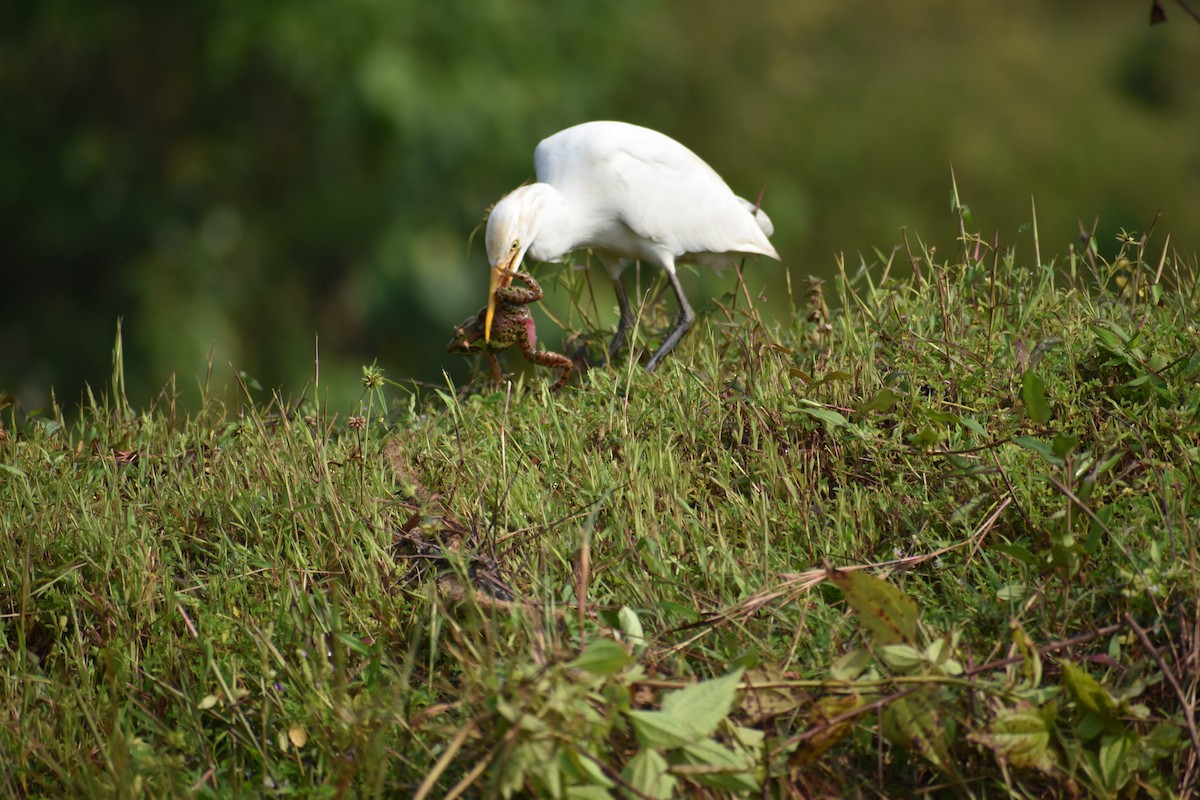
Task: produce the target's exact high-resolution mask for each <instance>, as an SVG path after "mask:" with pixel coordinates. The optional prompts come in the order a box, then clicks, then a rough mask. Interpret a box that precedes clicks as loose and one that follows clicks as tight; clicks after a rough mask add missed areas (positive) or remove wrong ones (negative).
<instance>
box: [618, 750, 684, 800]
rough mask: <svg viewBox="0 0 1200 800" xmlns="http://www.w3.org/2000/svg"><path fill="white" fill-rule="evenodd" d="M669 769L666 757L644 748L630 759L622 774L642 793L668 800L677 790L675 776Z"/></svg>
mask: <svg viewBox="0 0 1200 800" xmlns="http://www.w3.org/2000/svg"><path fill="white" fill-rule="evenodd" d="M667 770H668V766H667V761H666V759H664V758H663V757H662V756H660V755H659V754H658V753H657V752H655V751H654V750H650V749H647V748H643V749H641V750H639V751H638V752H637V755H635V756H634V757H633V758H631V759H629V763H628V764H626V765H625V769H623V770H621V775H622V776H623V777H624V778H625V780H627V781H629V783H630V784H631V785H632V786H633V788H634V789H637V790H638V791H639V792H641V793H642V794H644V795H648V796H650V797H655V798H662V800H668V798H670V797H671V796H672V794H673V793H674V791H675V778H674V777H673V776H672V775H671V773H670V772H668V771H667Z"/></svg>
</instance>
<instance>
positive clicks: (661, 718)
mask: <svg viewBox="0 0 1200 800" xmlns="http://www.w3.org/2000/svg"><path fill="white" fill-rule="evenodd" d="M625 716H626V717H628V718H629V722H630V724H632V725H633V733H634V735H635V736H637V740H638V741H639V742H640V743H641V745H642V746H643V747H653V748H659V749H662V750H670V749H673V748H676V747H683V746H684V745H688V744H692V743H694V742H697V741H699V740H700V739H703V738H704V737H703V736H696V735H695V732H694V729H693V728H692V726H691V725H689V724H688V723H687V722H684V721H682V720H680V719H677V718H676V717H675V716H673V715H672V714H668V713H666V712H663V711H642V710H640V709H630V710H628V711H626V712H625Z"/></svg>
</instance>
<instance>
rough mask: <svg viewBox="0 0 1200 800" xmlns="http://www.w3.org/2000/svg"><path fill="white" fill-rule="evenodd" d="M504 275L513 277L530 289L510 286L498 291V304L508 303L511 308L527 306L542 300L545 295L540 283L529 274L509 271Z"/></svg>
mask: <svg viewBox="0 0 1200 800" xmlns="http://www.w3.org/2000/svg"><path fill="white" fill-rule="evenodd" d="M504 274H505V275H511V276H512V277H514V278H516V279H517V280H519V281H521V282H522V283H524V284H525V285H526V286H528V287H529V288H528V289H522V288H521V287H520V286H511V285H510V286H505V287H502V288H500V289H497V290H496V302H498V303H507V304H508V305H510V306H527V305H529V304H530V303H536V302H537V301H538V300H541V299H542V297H543V295H544V294H545V293H544V292H543V291H542V287H541V286H540V285H539V284H538V282H537V281H535V280H534V279H533V276H532V275H529V274H528V273H525V272H512V271H511V270H509V271H507V272H505V273H504Z"/></svg>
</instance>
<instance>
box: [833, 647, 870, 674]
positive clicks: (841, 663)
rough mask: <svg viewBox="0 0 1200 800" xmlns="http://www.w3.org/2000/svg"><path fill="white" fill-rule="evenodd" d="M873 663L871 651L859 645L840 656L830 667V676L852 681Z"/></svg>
mask: <svg viewBox="0 0 1200 800" xmlns="http://www.w3.org/2000/svg"><path fill="white" fill-rule="evenodd" d="M870 665H871V652H870V651H869V650H867V649H866V648H865V647H859V648H856V649H854V650H851V651H850V652H848V653H846V654H844V655H842V656H839V657H838V658H837V659H836V660H835V661H834V662H833V665H832V666H831V667H830V668H829V677H831V678H833V679H834V680H835V681H852V680H854V679H855V678H857V677H858V676H859V675H861V674H862V673H863V670H865V669H866V668H867V667H869V666H870Z"/></svg>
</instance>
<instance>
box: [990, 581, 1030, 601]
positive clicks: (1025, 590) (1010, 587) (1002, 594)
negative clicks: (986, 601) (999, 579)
mask: <svg viewBox="0 0 1200 800" xmlns="http://www.w3.org/2000/svg"><path fill="white" fill-rule="evenodd" d="M1028 596H1029V587H1027V586H1026V585H1025V584H1023V583H1006V584H1004V585H1003V586H1001V587H1000V588H999V589H997V590H996V599H997V600H1002V601H1004V602H1005V603H1019V602H1021V601H1022V600H1024V599H1025V598H1026V597H1028Z"/></svg>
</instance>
